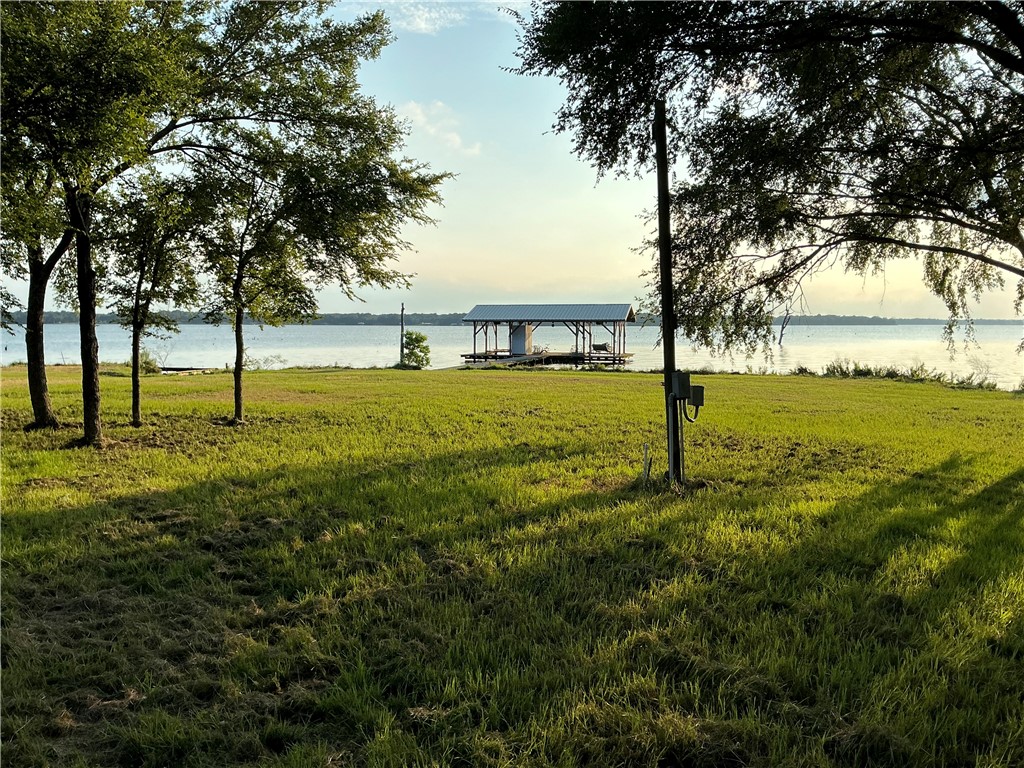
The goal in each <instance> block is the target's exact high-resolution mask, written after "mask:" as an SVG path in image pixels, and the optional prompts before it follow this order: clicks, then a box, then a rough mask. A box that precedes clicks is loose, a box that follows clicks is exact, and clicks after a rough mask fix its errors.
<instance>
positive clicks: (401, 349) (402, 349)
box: [398, 301, 405, 365]
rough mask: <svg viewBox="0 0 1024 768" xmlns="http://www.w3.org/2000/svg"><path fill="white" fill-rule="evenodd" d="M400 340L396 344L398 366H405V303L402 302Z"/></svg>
mask: <svg viewBox="0 0 1024 768" xmlns="http://www.w3.org/2000/svg"><path fill="white" fill-rule="evenodd" d="M401 326H402V338H401V340H400V341H399V342H398V345H399V346H398V364H399V365H405V302H404V301H403V302H402V314H401Z"/></svg>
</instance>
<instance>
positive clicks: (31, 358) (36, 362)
mask: <svg viewBox="0 0 1024 768" xmlns="http://www.w3.org/2000/svg"><path fill="white" fill-rule="evenodd" d="M35 255H36V256H37V258H29V263H28V268H29V272H28V307H27V310H28V311H27V317H26V319H25V358H26V360H27V362H28V394H29V399H30V400H31V401H32V423H31V424H28V425H27V426H26V427H25V429H43V428H45V427H56V426H58V422H57V415H56V414H55V413H54V412H53V407H52V406H51V404H50V389H49V386H48V385H47V383H46V352H45V349H44V347H43V306H44V305H45V303H46V284H47V282H48V281H49V277H50V270H48V269H47V268H46V264H45V263H44V262H43V260H42V253H41V252H40V253H38V254H35Z"/></svg>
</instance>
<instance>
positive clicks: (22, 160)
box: [0, 2, 185, 443]
mask: <svg viewBox="0 0 1024 768" xmlns="http://www.w3.org/2000/svg"><path fill="white" fill-rule="evenodd" d="M182 9H183V6H182V5H181V4H161V5H159V6H158V5H145V4H141V3H128V2H109V3H5V4H3V5H2V6H0V36H2V41H0V45H2V48H3V50H4V66H3V68H2V80H3V82H2V86H3V110H2V118H0V134H2V166H3V200H4V209H5V214H9V215H12V216H13V217H14V219H15V221H16V222H17V225H18V226H17V227H16V228H15V229H14V230H8V231H5V239H6V240H7V243H6V245H7V246H8V250H9V248H10V247H21V248H23V249H24V252H25V254H26V256H27V258H26V262H27V272H28V277H29V306H28V323H27V327H26V346H27V349H26V351H27V356H28V364H29V365H28V368H29V388H30V393H31V399H32V402H33V411H34V416H35V424H37V425H47V424H53V423H55V422H56V420H55V419H54V418H53V415H52V412H51V411H50V409H49V405H48V400H49V396H48V393H47V390H46V378H45V362H44V359H43V347H42V326H43V301H44V299H45V295H46V287H47V284H48V282H49V280H50V278H51V276H52V275H53V274H54V270H55V269H56V268H57V266H58V263H59V262H60V260H61V258H62V256H63V255H64V253H66V252H68V250H69V248H70V247H71V246H72V245H73V248H74V252H75V255H76V277H77V279H76V284H77V305H78V309H79V318H80V329H81V348H82V349H81V351H82V399H83V409H84V418H85V424H84V441H85V442H86V443H98V442H99V441H100V439H101V423H100V413H99V402H100V401H99V352H98V347H97V344H96V329H95V322H96V301H97V296H96V271H95V265H94V263H93V256H92V244H93V233H92V201H93V198H94V196H95V195H96V194H97V193H99V191H100V190H101V189H102V188H103V187H104V186H105V185H106V184H107V183H109V181H111V180H112V179H113V178H115V177H116V176H118V175H119V174H120V173H121V172H123V171H124V170H126V169H127V168H130V167H132V166H134V165H137V164H138V163H140V162H142V161H143V160H144V159H145V158H146V156H147V150H148V148H149V143H148V139H149V137H150V134H151V133H152V131H153V122H152V120H153V117H154V116H155V115H156V114H159V113H161V112H163V110H164V109H165V108H166V106H167V105H169V104H173V103H174V102H175V101H176V99H175V94H178V93H179V92H180V91H181V88H182V86H183V80H184V79H185V75H184V73H183V70H182V67H181V66H180V65H179V64H178V63H177V61H176V60H175V51H176V49H177V47H178V45H177V44H176V37H177V35H178V33H179V32H180V29H177V28H176V25H177V24H178V22H179V21H180V20H181V18H182ZM5 224H6V222H5ZM5 230H6V226H5ZM12 263H13V259H12V258H9V257H5V259H4V266H5V271H7V272H8V273H10V272H12V271H14V270H12V269H11V267H12Z"/></svg>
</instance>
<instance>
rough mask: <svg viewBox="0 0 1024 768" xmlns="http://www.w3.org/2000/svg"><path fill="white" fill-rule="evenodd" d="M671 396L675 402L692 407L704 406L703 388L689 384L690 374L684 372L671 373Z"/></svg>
mask: <svg viewBox="0 0 1024 768" xmlns="http://www.w3.org/2000/svg"><path fill="white" fill-rule="evenodd" d="M672 394H673V395H674V396H675V398H676V400H682V401H683V402H685V403H689V404H690V405H692V406H694V407H697V408H699V407H701V406H702V405H704V387H702V386H700V385H699V384H690V374H689V373H686V372H684V371H675V372H673V373H672Z"/></svg>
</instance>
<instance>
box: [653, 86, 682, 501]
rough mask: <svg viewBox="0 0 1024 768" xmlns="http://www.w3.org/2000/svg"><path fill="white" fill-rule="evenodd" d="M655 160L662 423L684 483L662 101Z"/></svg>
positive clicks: (675, 474)
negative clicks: (674, 382)
mask: <svg viewBox="0 0 1024 768" xmlns="http://www.w3.org/2000/svg"><path fill="white" fill-rule="evenodd" d="M654 157H655V161H656V163H657V169H658V174H657V175H658V261H659V267H660V279H661V344H662V349H663V350H664V353H665V371H664V374H665V424H666V427H667V430H668V479H669V482H670V483H675V482H683V480H684V477H683V461H682V455H683V454H682V441H681V440H680V435H679V432H680V424H679V411H678V410H677V409H676V402H675V398H673V396H672V373H673V372H674V371H675V369H676V323H675V301H674V300H673V295H672V227H671V223H670V220H669V200H668V139H667V138H666V131H665V100H664V99H657V100H656V101H655V102H654Z"/></svg>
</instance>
